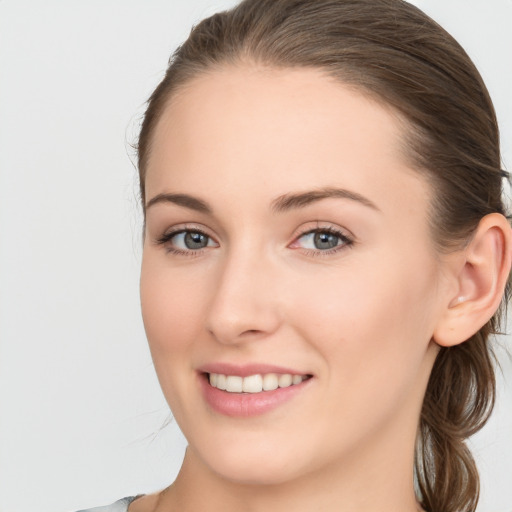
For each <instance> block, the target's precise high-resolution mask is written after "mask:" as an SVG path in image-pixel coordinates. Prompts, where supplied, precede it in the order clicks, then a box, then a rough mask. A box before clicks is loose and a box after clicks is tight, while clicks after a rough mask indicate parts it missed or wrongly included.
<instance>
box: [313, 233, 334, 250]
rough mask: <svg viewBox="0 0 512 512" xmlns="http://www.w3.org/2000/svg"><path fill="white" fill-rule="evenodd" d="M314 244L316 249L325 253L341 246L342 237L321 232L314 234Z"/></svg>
mask: <svg viewBox="0 0 512 512" xmlns="http://www.w3.org/2000/svg"><path fill="white" fill-rule="evenodd" d="M313 243H314V246H315V249H319V250H324V251H325V250H327V249H333V248H334V247H336V246H337V245H339V243H340V237H339V236H337V235H335V234H333V233H327V232H325V231H324V232H322V231H319V232H316V233H314V237H313Z"/></svg>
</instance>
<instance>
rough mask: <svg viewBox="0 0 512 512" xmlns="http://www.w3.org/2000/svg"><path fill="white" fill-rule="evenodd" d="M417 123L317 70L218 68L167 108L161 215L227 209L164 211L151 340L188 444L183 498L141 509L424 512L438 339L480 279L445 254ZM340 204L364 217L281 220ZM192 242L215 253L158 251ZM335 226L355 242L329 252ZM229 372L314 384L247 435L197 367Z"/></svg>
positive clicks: (149, 289) (153, 186)
mask: <svg viewBox="0 0 512 512" xmlns="http://www.w3.org/2000/svg"><path fill="white" fill-rule="evenodd" d="M403 126H404V125H403V123H402V122H400V119H399V118H398V117H397V116H396V115H395V114H394V113H393V112H392V111H390V110H389V109H387V108H385V107H384V106H382V105H380V104H378V103H376V102H375V101H373V100H371V99H369V98H368V97H366V96H363V95H362V94H360V93H358V92H357V91H354V90H353V89H350V88H348V87H346V86H344V85H343V84H340V83H339V82H334V81H333V80H331V79H329V78H327V77H325V76H323V75H322V74H321V73H320V72H319V71H316V70H308V69H300V70H282V69H281V70H276V69H269V68H261V67H257V66H255V65H249V64H248V65H244V66H239V67H230V68H222V69H218V70H215V71H212V72H210V73H208V74H207V75H204V76H201V77H199V78H196V79H194V80H193V81H192V82H191V83H189V84H188V85H187V86H186V88H185V89H183V90H182V91H181V92H180V93H179V95H177V96H175V97H174V98H173V100H172V101H171V102H170V104H169V105H168V106H167V108H166V110H165V111H164V113H163V115H162V117H161V119H160V121H159V124H158V125H157V128H156V131H155V133H154V140H153V146H152V152H151V156H150V160H149V165H148V173H147V179H146V191H147V193H146V194H147V198H146V204H149V202H150V201H151V200H152V199H153V198H155V197H157V196H158V195H160V194H187V195H190V196H193V197H195V198H198V199H199V200H201V201H203V202H205V203H207V204H208V206H209V209H210V210H211V212H205V211H198V210H197V209H194V208H190V207H189V206H190V204H189V206H186V205H183V204H181V205H180V204H175V203H173V202H170V201H161V202H157V203H155V204H152V205H151V206H149V207H148V208H147V223H146V233H145V240H144V256H143V263H142V274H141V300H142V309H143V317H144V323H145V328H146V332H147V336H148V340H149V345H150V349H151V352H152V356H153V360H154V364H155V368H156V371H157V375H158V378H159V380H160V384H161V386H162V389H163V392H164V394H165V396H166V399H167V401H168V403H169V405H170V407H171V409H172V412H173V415H174V417H175V418H176V421H177V422H178V424H179V425H180V428H181V429H182V431H183V432H184V434H185V436H186V437H187V439H188V442H189V447H188V449H187V453H186V456H185V461H184V464H183V467H182V470H181V472H180V474H179V476H178V478H177V480H176V481H175V483H174V484H173V485H172V486H170V487H169V488H168V489H166V490H165V491H163V492H161V493H158V494H157V495H153V496H147V497H144V498H141V499H139V500H136V501H135V502H134V503H133V504H132V505H131V506H130V512H141V511H149V510H162V511H163V510H180V511H192V510H195V511H196V510H206V509H210V510H221V509H222V510H223V511H235V510H236V511H254V512H257V511H260V510H261V511H263V510H265V511H267V510H273V511H281V510H283V511H284V510H287V511H288V510H294V511H299V512H300V511H311V510H317V511H332V510H337V511H341V512H348V511H352V512H353V511H354V510H357V511H358V512H369V511H379V512H386V511H389V512H411V511H415V510H419V507H418V505H417V503H416V499H415V496H414V490H413V477H412V475H413V457H414V442H415V438H416V430H417V425H418V419H419V414H420V410H421V404H422V400H423V396H424V393H425V389H426V385H427V381H428V377H429V375H430V372H431V369H432V365H433V363H434V360H435V356H436V354H437V352H438V345H437V344H436V343H435V342H434V341H433V336H434V333H435V332H436V329H438V328H439V324H440V322H442V321H445V322H446V310H447V308H448V306H449V305H450V304H451V303H452V302H453V301H456V300H457V293H458V291H459V290H458V288H457V282H456V280H455V279H453V278H452V276H453V275H454V271H453V269H454V268H458V269H460V268H459V267H461V268H462V265H463V264H462V263H460V261H459V260H455V259H454V257H448V256H441V255H440V254H438V253H437V252H436V250H435V248H434V243H433V240H432V237H431V234H430V231H429V226H428V222H427V213H428V211H429V201H430V199H431V197H432V194H433V192H432V190H431V188H430V186H429V185H428V184H427V182H426V181H425V180H424V179H423V178H422V177H421V175H420V174H418V173H417V172H415V171H414V170H412V169H411V168H410V166H409V164H408V161H407V158H406V157H405V156H404V155H403V154H402V152H401V149H400V147H401V145H400V142H401V140H402V139H403V134H402V130H403ZM333 188H338V189H344V190H348V191H350V193H352V194H358V195H360V196H363V197H364V198H365V200H363V201H361V200H356V199H354V198H350V197H348V198H347V197H328V198H324V199H319V200H315V201H311V202H309V204H307V205H306V206H302V207H293V208H289V209H286V210H284V211H275V209H273V208H272V205H273V204H274V203H275V201H276V199H277V198H282V197H283V196H285V195H290V194H298V193H304V192H308V191H319V190H322V191H325V190H326V189H333ZM369 202H371V204H372V205H373V206H368V204H364V203H369ZM184 228H187V229H189V230H191V231H194V230H197V229H199V230H201V231H203V232H204V233H206V234H207V235H208V237H209V238H208V241H209V242H208V245H207V246H206V247H205V248H203V249H201V250H199V251H196V252H194V251H190V250H188V249H187V248H186V247H185V248H184V246H183V240H182V238H180V237H174V238H173V239H172V240H168V241H167V242H166V243H165V244H163V243H159V242H158V240H159V239H160V238H161V237H162V236H163V235H165V234H166V233H169V232H170V231H172V230H173V229H176V230H178V231H179V229H184ZM326 228H329V229H331V230H337V231H339V232H340V233H341V234H342V235H343V237H347V238H349V239H350V240H351V241H352V243H350V244H347V243H344V238H342V237H341V238H339V239H336V237H335V239H336V240H337V242H339V244H338V245H337V246H336V248H335V249H336V250H334V251H330V252H327V251H324V250H320V249H318V248H315V246H314V244H313V245H312V242H311V237H309V238H308V237H307V236H304V234H305V233H308V232H311V231H312V230H320V231H321V230H322V229H324V230H325V229H326ZM176 250H181V252H179V253H176V252H175V251H176ZM457 265H458V267H457ZM219 361H220V362H230V363H234V364H247V363H255V362H256V363H270V364H278V365H282V366H285V367H289V368H294V369H297V370H299V371H300V372H301V373H307V374H311V375H313V378H312V379H311V381H310V382H308V386H307V387H305V388H304V389H303V390H302V391H301V392H300V393H298V394H297V395H296V396H294V398H293V399H292V400H290V401H288V402H287V403H285V404H283V405H281V406H279V407H278V408H277V409H275V410H272V411H270V412H268V413H265V414H263V415H260V416H256V417H250V418H230V417H227V416H224V415H222V414H219V413H216V412H214V411H212V410H211V408H210V407H209V406H208V404H207V403H206V402H205V400H204V398H203V395H202V393H201V389H200V386H199V384H198V373H197V369H198V368H199V367H200V366H201V365H204V364H206V363H211V362H219ZM212 507H213V508H212Z"/></svg>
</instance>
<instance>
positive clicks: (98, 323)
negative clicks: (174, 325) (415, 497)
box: [0, 0, 512, 512]
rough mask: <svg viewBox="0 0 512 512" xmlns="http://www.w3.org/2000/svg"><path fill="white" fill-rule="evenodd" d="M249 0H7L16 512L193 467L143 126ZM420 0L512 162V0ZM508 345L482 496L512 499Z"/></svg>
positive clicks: (11, 432) (148, 487)
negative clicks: (164, 336)
mask: <svg viewBox="0 0 512 512" xmlns="http://www.w3.org/2000/svg"><path fill="white" fill-rule="evenodd" d="M233 3H234V2H233V1H227V0H224V1H221V0H218V1H213V0H150V1H143V0H88V1H87V2H84V1H78V0H68V1H66V0H60V1H57V0H45V1H37V0H32V1H28V0H0V512H14V511H18V512H29V511H30V512H33V511H37V512H65V511H68V510H76V509H79V508H84V507H88V506H93V505H99V504H106V503H110V502H112V501H114V500H115V499H117V498H120V497H122V496H125V495H131V494H136V493H140V492H151V491H154V490H156V489H159V488H161V487H164V486H165V485H167V484H168V483H170V482H171V481H172V479H173V477H174V475H175V473H176V471H177V470H178V467H179V464H180V462H181V457H182V454H183V449H184V442H183V439H182V437H181V435H180V434H179V432H178V430H177V428H176V426H175V425H173V424H172V423H171V425H170V426H167V427H165V428H164V429H161V427H162V424H163V423H164V422H165V420H166V418H168V416H169V414H168V411H167V407H166V404H165V401H164V400H163V398H162V395H161V392H160V390H159V387H158V383H157V381H156V378H155V376H154V372H153V367H152V363H151V359H150V356H149V352H148V349H147V346H146V342H145V337H144V332H143V327H142V322H141V317H140V313H139V298H138V272H139V265H140V256H141V251H140V246H141V243H140V236H141V234H140V224H141V218H140V212H139V208H138V205H137V199H136V197H137V184H136V172H135V170H134V168H133V166H132V164H131V163H130V159H129V157H128V154H131V153H132V151H131V150H130V148H129V146H128V145H127V142H130V141H134V140H135V135H136V132H137V126H138V119H139V117H140V114H141V112H142V110H143V103H144V101H145V99H146V98H147V96H148V95H149V93H150V92H151V90H152V88H154V86H156V84H157V83H158V81H159V79H160V78H161V77H162V75H163V72H164V70H165V67H166V62H167V58H168V56H169V55H170V53H171V50H172V49H173V48H174V47H175V46H176V45H177V44H178V43H179V42H180V41H182V40H183V39H185V38H186V36H187V34H188V31H189V29H190V27H191V25H192V24H193V23H194V22H197V21H199V20H200V19H201V18H203V17H204V16H206V15H209V14H212V13H213V12H215V11H216V10H219V9H221V8H225V7H227V6H229V5H231V4H233ZM415 3H417V4H418V5H419V6H420V7H422V8H424V9H426V11H427V12H428V13H429V14H431V15H432V16H433V17H434V18H435V19H437V20H438V21H439V22H440V23H441V24H442V25H443V26H445V27H446V28H447V29H448V30H449V31H451V32H452V33H453V34H454V35H455V36H456V38H458V39H459V41H460V42H461V43H462V44H463V46H464V47H465V48H466V49H467V51H468V53H469V54H470V55H471V56H472V58H473V59H474V60H475V62H476V64H477V66H478V67H479V69H480V70H481V72H482V74H483V76H484V79H485V80H486V81H487V83H488V86H489V89H490V92H491V95H492V97H493V99H494V101H495V105H496V108H497V111H498V116H499V119H500V122H501V128H502V137H503V149H504V160H505V165H506V166H507V168H508V169H509V170H512V143H511V141H512V100H511V91H512V70H511V68H512V1H511V0H486V1H484V0H470V1H469V0H428V1H427V0H424V1H421V0H417V2H415ZM427 4H428V5H427ZM503 342H504V343H505V344H508V346H509V347H510V344H511V339H510V338H508V337H507V338H504V340H503ZM500 353H501V360H502V365H503V368H504V372H505V375H506V377H505V379H501V380H500V400H499V404H498V408H497V410H496V413H495V414H494V416H493V418H492V421H491V423H490V424H489V425H488V426H487V427H486V428H485V430H484V431H483V432H482V433H480V434H479V435H478V436H477V437H476V438H475V439H474V440H473V443H472V444H473V445H474V448H475V452H476V456H477V458H478V461H479V465H480V468H481V471H482V479H483V496H482V501H481V506H480V508H479V511H480V512H509V511H512V362H511V358H510V356H508V355H505V353H504V351H501V352H500Z"/></svg>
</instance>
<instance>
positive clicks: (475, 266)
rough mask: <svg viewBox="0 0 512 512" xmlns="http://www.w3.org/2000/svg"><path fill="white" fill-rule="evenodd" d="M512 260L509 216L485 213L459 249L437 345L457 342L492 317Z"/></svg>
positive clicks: (505, 282)
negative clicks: (451, 288)
mask: <svg viewBox="0 0 512 512" xmlns="http://www.w3.org/2000/svg"><path fill="white" fill-rule="evenodd" d="M511 261H512V231H511V228H510V226H509V223H508V221H507V219H506V218H505V217H504V216H503V215H501V214H498V213H492V214H489V215H486V216H485V217H484V218H483V219H482V220H481V221H480V223H479V225H478V227H477V229H476V231H475V234H474V236H473V238H472V239H471V241H470V243H469V244H468V245H467V247H465V248H464V249H462V250H461V251H460V259H459V264H458V265H457V266H456V267H455V269H454V275H453V278H454V279H455V280H456V286H455V289H456V293H454V294H453V296H452V297H449V300H448V301H447V306H446V308H445V310H444V311H443V314H442V316H441V318H440V320H439V322H438V325H437V326H436V329H435V331H434V337H433V338H434V341H435V342H436V343H437V344H438V345H441V346H444V347H450V346H453V345H458V344H459V343H462V342H464V341H466V340H467V339H469V338H470V337H471V336H473V334H475V333H476V332H478V330H479V329H480V328H482V327H483V326H484V325H485V324H486V323H487V322H488V321H489V320H490V319H491V317H492V316H493V315H494V313H495V312H496V310H497V309H498V306H499V304H500V302H501V299H502V297H503V293H504V290H505V286H506V284H507V280H508V276H509V273H510V266H511Z"/></svg>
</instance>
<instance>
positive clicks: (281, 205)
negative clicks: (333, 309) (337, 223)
mask: <svg viewBox="0 0 512 512" xmlns="http://www.w3.org/2000/svg"><path fill="white" fill-rule="evenodd" d="M332 198H334V199H349V200H351V201H356V202H358V203H361V204H362V205H363V206H366V207H368V208H371V209H372V210H375V211H379V212H380V211H381V210H380V208H379V207H378V206H377V205H376V204H375V203H373V202H372V201H370V200H369V199H368V198H366V197H364V196H363V195H361V194H358V193H357V192H353V191H351V190H347V189H344V188H332V187H327V188H322V189H318V190H310V191H307V192H299V193H297V194H283V195H282V196H279V197H277V198H276V199H274V200H273V201H272V204H271V210H272V211H273V212H274V213H283V212H286V211H289V210H294V209H298V208H304V207H306V206H308V205H310V204H312V203H315V202H317V201H321V200H322V199H332ZM159 203H172V204H176V205H178V206H183V207H185V208H188V209H190V210H195V211H197V212H200V213H206V214H212V213H213V208H212V207H211V206H210V205H209V204H208V203H207V202H206V201H203V200H202V199H199V198H197V197H194V196H191V195H189V194H172V193H167V194H158V195H156V196H155V197H153V198H152V199H150V200H149V201H148V202H147V204H146V210H147V209H148V208H150V207H151V206H153V205H155V204H159Z"/></svg>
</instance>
